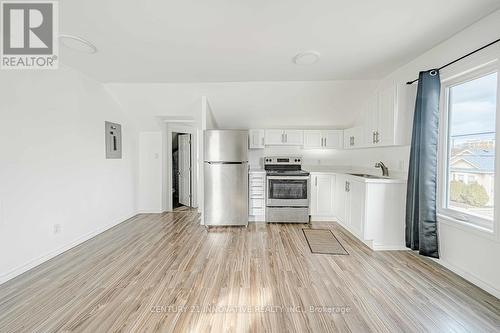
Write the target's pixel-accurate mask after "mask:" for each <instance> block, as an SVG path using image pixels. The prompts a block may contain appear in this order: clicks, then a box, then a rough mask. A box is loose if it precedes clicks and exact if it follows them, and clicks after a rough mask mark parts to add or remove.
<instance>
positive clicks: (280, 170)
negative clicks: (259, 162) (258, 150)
mask: <svg viewBox="0 0 500 333" xmlns="http://www.w3.org/2000/svg"><path fill="white" fill-rule="evenodd" d="M301 165H302V158H301V157H290V156H288V157H282V156H272V157H269V156H268V157H265V158H264V169H265V170H266V171H267V175H268V176H309V172H307V171H304V170H302V168H301Z"/></svg>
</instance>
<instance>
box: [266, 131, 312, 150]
mask: <svg viewBox="0 0 500 333" xmlns="http://www.w3.org/2000/svg"><path fill="white" fill-rule="evenodd" d="M264 142H265V144H266V145H288V146H302V145H303V144H304V131H302V130H276V129H272V130H265V140H264Z"/></svg>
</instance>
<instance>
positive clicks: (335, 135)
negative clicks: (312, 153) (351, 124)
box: [322, 130, 344, 149]
mask: <svg viewBox="0 0 500 333" xmlns="http://www.w3.org/2000/svg"><path fill="white" fill-rule="evenodd" d="M322 133H323V139H324V147H325V148H330V149H341V148H343V147H344V131H343V130H327V131H322Z"/></svg>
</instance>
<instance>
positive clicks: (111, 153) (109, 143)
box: [104, 121, 122, 158]
mask: <svg viewBox="0 0 500 333" xmlns="http://www.w3.org/2000/svg"><path fill="white" fill-rule="evenodd" d="M104 124H105V129H106V158H122V126H121V125H120V124H115V123H112V122H109V121H106V122H105V123H104Z"/></svg>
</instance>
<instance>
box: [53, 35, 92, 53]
mask: <svg viewBox="0 0 500 333" xmlns="http://www.w3.org/2000/svg"><path fill="white" fill-rule="evenodd" d="M59 41H60V42H61V44H62V45H64V46H66V47H67V48H69V49H72V50H75V51H78V52H83V53H89V54H94V53H96V52H97V47H95V45H94V44H92V43H91V42H89V41H88V40H86V39H83V38H82V37H78V36H74V35H66V34H59Z"/></svg>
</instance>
